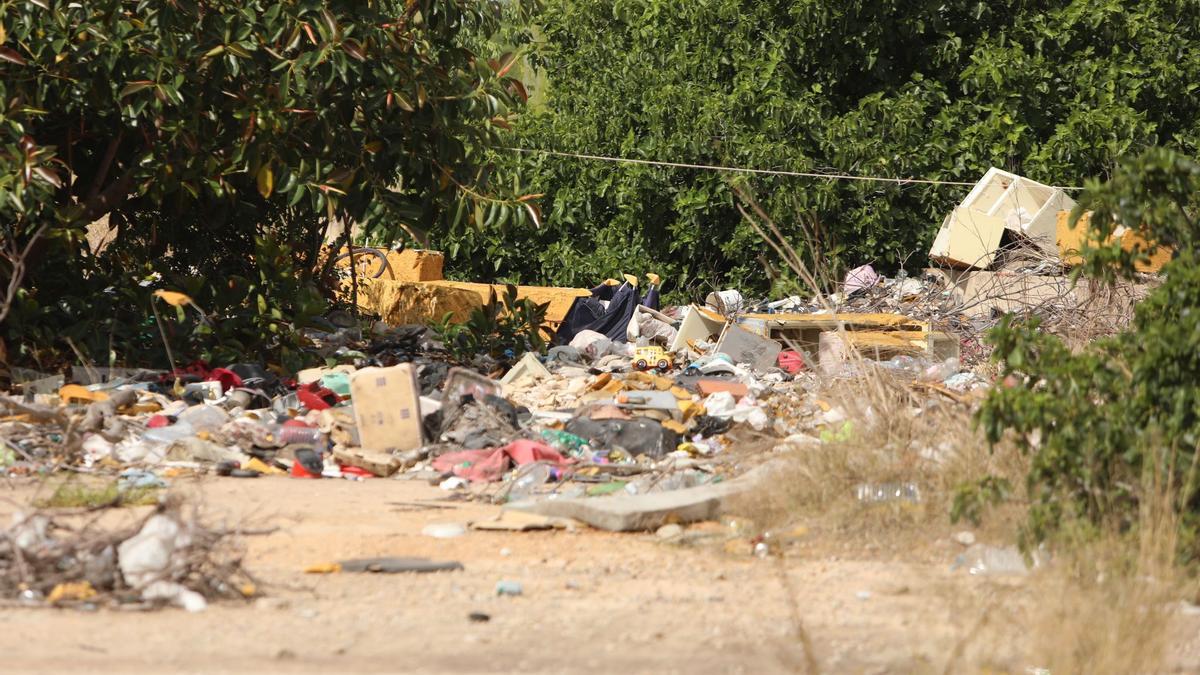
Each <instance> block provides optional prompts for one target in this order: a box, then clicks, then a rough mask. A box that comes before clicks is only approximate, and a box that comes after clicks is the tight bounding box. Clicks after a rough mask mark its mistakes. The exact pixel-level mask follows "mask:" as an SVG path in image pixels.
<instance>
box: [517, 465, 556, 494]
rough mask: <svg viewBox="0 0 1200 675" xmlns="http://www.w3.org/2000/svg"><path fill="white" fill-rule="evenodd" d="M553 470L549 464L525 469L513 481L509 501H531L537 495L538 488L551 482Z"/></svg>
mask: <svg viewBox="0 0 1200 675" xmlns="http://www.w3.org/2000/svg"><path fill="white" fill-rule="evenodd" d="M550 476H551V469H550V465H548V464H540V463H539V464H533V465H530V466H529V468H528V469H524V470H523V471H522V472H521V473H520V474H519V475H518V476H516V477H515V480H513V484H512V488H511V489H510V490H509V491H508V501H510V502H518V501H521V500H524V499H529V498H530V497H532V496H534V495H535V494H536V493H537V489H538V487H540V486H542V485H545V484H546V481H548V480H550Z"/></svg>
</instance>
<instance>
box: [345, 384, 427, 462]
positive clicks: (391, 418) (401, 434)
mask: <svg viewBox="0 0 1200 675" xmlns="http://www.w3.org/2000/svg"><path fill="white" fill-rule="evenodd" d="M350 395H351V397H352V399H353V400H354V419H355V424H356V426H357V427H358V437H359V440H360V441H361V442H362V447H363V448H366V449H367V450H379V451H386V450H412V449H413V448H419V447H421V446H422V445H424V444H425V443H424V437H423V434H422V432H421V406H420V389H419V388H418V387H417V370H416V368H415V367H414V366H413V365H412V364H411V363H402V364H400V365H398V366H392V367H390V368H363V369H361V370H359V371H357V372H355V373H354V376H353V377H352V378H351V379H350Z"/></svg>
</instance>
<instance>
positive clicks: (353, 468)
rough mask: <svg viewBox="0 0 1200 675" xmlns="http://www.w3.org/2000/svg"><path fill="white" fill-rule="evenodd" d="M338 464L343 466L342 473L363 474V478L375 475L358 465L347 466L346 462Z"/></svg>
mask: <svg viewBox="0 0 1200 675" xmlns="http://www.w3.org/2000/svg"><path fill="white" fill-rule="evenodd" d="M338 466H339V467H341V469H342V473H344V474H347V475H350V476H361V477H363V478H374V477H375V474H373V473H371V472H370V471H367V470H366V469H363V468H360V467H357V466H347V465H345V464H338Z"/></svg>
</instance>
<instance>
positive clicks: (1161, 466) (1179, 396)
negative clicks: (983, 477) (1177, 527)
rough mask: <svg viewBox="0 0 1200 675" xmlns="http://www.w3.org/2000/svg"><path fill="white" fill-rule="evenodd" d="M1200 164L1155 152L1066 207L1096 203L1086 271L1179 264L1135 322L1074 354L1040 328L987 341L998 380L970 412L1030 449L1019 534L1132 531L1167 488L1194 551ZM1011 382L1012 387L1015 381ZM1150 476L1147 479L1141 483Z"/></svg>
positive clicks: (1116, 272) (1016, 326)
mask: <svg viewBox="0 0 1200 675" xmlns="http://www.w3.org/2000/svg"><path fill="white" fill-rule="evenodd" d="M1197 194H1200V164H1197V163H1196V162H1195V161H1193V160H1191V159H1189V158H1186V157H1184V156H1182V155H1179V154H1177V153H1175V152H1173V151H1169V150H1161V149H1154V150H1151V151H1148V152H1147V153H1145V154H1143V155H1141V156H1140V157H1137V158H1135V159H1133V160H1130V161H1128V162H1126V163H1124V164H1122V165H1121V167H1120V168H1119V169H1118V170H1117V171H1116V172H1115V173H1114V175H1113V176H1112V178H1111V179H1110V180H1108V181H1104V182H1101V181H1092V182H1090V183H1089V185H1088V191H1087V193H1086V194H1085V195H1084V197H1083V199H1082V200H1081V201H1080V205H1079V208H1078V209H1077V210H1076V213H1075V215H1076V216H1078V215H1079V214H1080V213H1081V212H1082V211H1083V210H1092V211H1093V214H1092V217H1091V223H1092V226H1093V227H1094V228H1095V230H1096V237H1095V239H1096V242H1097V245H1095V246H1091V247H1088V248H1086V249H1085V251H1084V255H1085V257H1086V259H1087V268H1088V270H1090V271H1091V273H1094V274H1096V275H1097V276H1099V277H1100V278H1104V279H1109V280H1113V279H1116V278H1118V277H1122V276H1124V277H1128V276H1131V275H1133V274H1134V267H1133V264H1134V262H1135V261H1136V260H1138V259H1141V258H1144V257H1145V256H1146V255H1147V253H1149V252H1151V251H1153V250H1154V249H1155V248H1156V247H1157V246H1159V245H1164V244H1167V245H1171V246H1172V247H1174V249H1175V251H1176V255H1175V258H1174V259H1173V260H1172V261H1171V262H1170V263H1168V264H1167V265H1166V266H1165V267H1164V268H1163V270H1162V273H1163V275H1164V277H1165V280H1164V281H1163V283H1162V285H1161V286H1159V287H1157V288H1156V289H1155V290H1153V291H1152V292H1151V293H1150V295H1149V297H1148V298H1147V299H1146V300H1145V301H1143V302H1142V303H1141V304H1140V305H1139V306H1138V307H1137V309H1136V313H1135V318H1134V321H1133V324H1132V326H1131V327H1130V328H1129V329H1128V330H1126V331H1125V332H1123V333H1120V334H1118V335H1115V336H1112V337H1110V338H1104V339H1101V340H1098V341H1096V342H1094V343H1093V344H1091V345H1090V346H1089V347H1087V348H1086V349H1084V350H1083V351H1080V352H1078V353H1072V351H1071V350H1070V349H1068V348H1067V347H1066V345H1064V344H1063V342H1062V341H1061V340H1060V339H1059V338H1057V337H1054V336H1051V335H1047V334H1044V333H1041V332H1039V330H1038V324H1037V323H1036V322H1029V323H1019V322H1016V321H1005V322H1003V323H1002V324H1001V325H1000V326H999V327H998V328H996V329H995V330H993V331H992V333H991V335H990V339H991V340H992V342H993V343H994V345H995V347H996V350H995V352H994V356H995V358H996V359H997V360H998V362H999V363H1000V365H1001V368H1002V376H1009V375H1012V376H1015V377H1016V378H1017V379H1018V380H1019V382H1020V383H1019V384H1017V385H1015V386H998V387H996V388H995V389H994V390H993V391H992V392H991V394H990V395H989V396H988V398H987V400H986V401H985V403H984V405H983V408H982V409H981V411H980V414H979V422H980V423H981V425H982V427H983V429H984V431H985V433H986V435H987V437H988V439H989V441H991V442H993V443H995V442H998V441H1000V440H1001V439H1002V438H1004V437H1006V436H1009V437H1011V438H1012V439H1013V440H1014V441H1015V442H1016V443H1017V444H1018V445H1019V446H1020V447H1021V448H1022V449H1023V450H1024V451H1026V452H1028V453H1030V455H1031V456H1032V460H1033V462H1032V468H1031V470H1030V473H1029V477H1028V489H1029V492H1030V496H1031V501H1032V506H1031V511H1030V519H1029V526H1028V530H1027V532H1026V535H1027V541H1033V540H1038V539H1043V538H1045V537H1048V536H1051V535H1053V534H1054V533H1055V532H1056V531H1058V529H1059V528H1060V527H1062V526H1063V525H1065V524H1068V523H1070V524H1078V523H1084V524H1092V525H1114V524H1115V525H1116V526H1118V527H1128V526H1132V525H1133V524H1134V523H1136V522H1137V520H1138V508H1139V506H1142V505H1144V504H1145V500H1147V499H1151V498H1154V497H1156V496H1161V495H1156V494H1152V493H1147V491H1146V486H1147V485H1148V484H1157V485H1160V486H1162V487H1163V488H1165V489H1166V490H1167V492H1168V494H1169V496H1170V497H1171V498H1172V500H1173V502H1172V503H1173V506H1174V508H1175V510H1176V512H1177V515H1178V516H1179V522H1180V524H1181V532H1180V533H1181V537H1180V547H1181V551H1180V552H1181V554H1182V555H1184V556H1185V557H1186V558H1188V559H1192V560H1195V559H1197V558H1200V539H1198V538H1197V535H1198V534H1200V531H1198V530H1197V526H1200V502H1198V501H1197V490H1196V488H1197V486H1198V485H1200V475H1198V470H1200V466H1198V465H1197V462H1200V267H1198V266H1197V262H1198V260H1197V255H1198V251H1197V243H1200V227H1198V226H1197V220H1196V217H1197V216H1196V214H1197V209H1196V207H1197V204H1196V201H1195V196H1196V195H1197ZM1121 225H1123V226H1126V227H1141V226H1145V227H1146V228H1147V230H1146V234H1147V236H1148V237H1149V239H1150V244H1149V247H1148V248H1143V247H1134V248H1133V249H1132V250H1123V249H1122V248H1121V246H1120V245H1119V243H1107V244H1103V245H1101V244H1100V242H1106V241H1107V239H1108V235H1109V234H1111V233H1112V232H1113V231H1114V230H1115V228H1116V227H1118V226H1121ZM1010 384H1011V381H1010ZM1151 478H1153V479H1156V480H1155V481H1148V480H1147V479H1151Z"/></svg>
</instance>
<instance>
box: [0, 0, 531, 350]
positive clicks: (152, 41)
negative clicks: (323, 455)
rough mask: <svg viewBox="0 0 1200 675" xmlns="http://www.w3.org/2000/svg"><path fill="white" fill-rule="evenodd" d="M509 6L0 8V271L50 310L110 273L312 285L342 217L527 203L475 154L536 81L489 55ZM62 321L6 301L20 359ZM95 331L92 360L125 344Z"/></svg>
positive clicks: (238, 306) (129, 1)
mask: <svg viewBox="0 0 1200 675" xmlns="http://www.w3.org/2000/svg"><path fill="white" fill-rule="evenodd" d="M519 5H520V3H518V2H500V1H499V0H485V1H477V0H295V1H288V2H279V1H277V0H237V1H233V0H205V1H198V0H174V1H172V2H152V1H148V0H89V1H88V2H65V1H63V0H33V1H21V2H2V3H0V236H2V239H3V243H4V244H5V245H6V246H5V247H4V249H3V252H4V253H6V254H7V255H6V256H5V258H4V259H0V282H3V283H5V284H7V285H8V287H9V288H12V289H14V295H16V294H19V295H20V296H21V297H20V299H19V302H22V303H28V302H32V303H36V304H37V305H39V306H41V307H51V306H56V305H62V304H63V303H73V302H75V301H74V300H72V298H81V299H84V300H85V301H86V298H87V296H88V295H90V294H98V293H101V292H105V289H106V288H108V287H110V286H115V287H116V288H115V290H116V293H117V294H118V295H125V294H127V293H132V294H137V293H138V291H137V290H136V284H137V283H138V282H139V281H141V280H142V279H144V278H145V274H144V272H145V271H146V270H144V269H143V268H144V267H146V266H149V267H151V268H152V271H154V272H158V273H159V274H161V275H162V276H164V277H171V276H173V275H177V276H186V277H189V278H192V279H195V280H203V282H204V283H205V284H208V285H212V286H223V285H228V284H229V283H234V284H235V285H236V284H238V283H239V282H237V281H236V279H238V278H244V279H245V278H255V277H258V276H259V275H260V274H275V275H284V274H286V275H293V276H294V275H297V274H298V275H299V276H300V277H301V278H302V279H306V278H307V277H309V276H310V272H311V268H312V266H313V265H314V264H315V262H316V259H317V251H318V247H319V245H320V244H321V242H322V239H323V237H324V234H325V232H326V230H327V228H328V227H329V226H330V225H331V224H332V223H333V222H334V221H340V222H343V223H348V224H356V225H359V226H361V227H362V228H364V229H365V230H366V231H367V232H368V233H382V234H386V235H387V236H389V237H392V238H395V237H398V236H402V235H404V236H415V237H422V236H424V233H425V232H426V231H427V230H429V229H430V228H431V227H433V225H434V224H436V223H439V222H447V223H453V222H455V221H463V220H465V219H466V216H465V215H464V214H471V213H474V212H476V211H486V210H493V209H494V210H496V212H497V215H496V217H492V218H490V219H489V220H488V222H489V224H490V225H498V224H500V222H501V220H520V219H531V218H533V217H534V216H535V215H536V207H534V206H533V205H532V204H529V200H525V201H518V199H517V197H519V196H524V195H522V194H521V192H520V185H519V184H516V185H514V184H513V182H512V181H509V180H507V179H506V180H504V181H493V180H490V179H489V175H490V173H491V172H490V171H488V170H487V166H486V162H485V161H484V157H483V155H482V153H483V151H484V149H485V148H486V147H487V146H488V145H490V144H492V143H495V142H496V141H497V140H498V139H499V135H500V134H501V133H502V132H503V131H504V130H505V129H506V128H507V127H508V126H509V124H510V122H509V120H510V119H511V118H512V116H513V115H514V114H515V113H516V111H517V110H519V109H520V107H521V106H522V105H523V102H524V99H525V97H526V94H525V91H524V88H523V86H522V85H521V83H520V82H518V81H517V80H515V79H514V78H513V77H511V75H510V74H509V71H510V69H511V68H512V66H513V63H514V57H513V55H511V54H509V55H506V56H501V57H499V58H496V59H489V58H487V54H484V53H482V52H481V51H480V50H481V49H482V47H483V46H486V45H487V44H488V40H489V37H490V36H491V35H492V34H494V33H495V32H496V31H497V30H499V29H500V27H501V22H500V19H501V16H502V14H503V12H506V11H509V12H515V11H517V9H518V8H519ZM526 204H529V205H528V206H526ZM501 216H503V218H501ZM98 219H104V220H105V222H106V223H107V225H108V226H109V227H110V228H112V229H113V230H115V232H116V241H115V242H114V243H113V244H112V246H111V247H110V248H109V250H108V251H107V252H106V256H107V257H108V260H105V261H100V260H96V259H95V258H93V257H92V256H90V255H89V253H88V250H87V247H86V246H85V245H84V238H83V231H84V228H85V226H87V225H88V224H89V223H92V222H94V221H97V220H98ZM381 236H382V235H381ZM263 237H272V238H274V239H275V240H277V241H280V242H285V243H287V244H288V245H289V246H290V247H291V249H292V251H293V252H294V253H292V254H291V255H292V256H294V260H293V262H294V266H292V265H288V266H286V267H279V266H275V267H262V268H259V269H253V266H252V264H251V263H252V260H253V255H252V251H254V250H255V247H256V241H260V240H262V238H263ZM10 244H11V245H12V246H9V245H10ZM27 248H28V249H29V250H28V255H27V256H19V255H14V254H13V251H18V252H19V251H25V250H26V249H27ZM268 257H272V256H268ZM18 258H20V260H18ZM22 261H23V263H24V265H25V268H24V269H22V268H21V264H22ZM122 269H123V270H124V271H125V272H126V274H127V276H125V277H124V278H122V276H121V274H120V273H121V271H122ZM258 281H259V282H262V281H263V280H262V279H261V278H260V279H258ZM276 282H277V283H278V284H286V282H285V281H284V280H275V281H274V282H272V283H276ZM64 286H65V287H66V288H64ZM17 288H19V289H20V290H19V291H16V289H17ZM70 291H73V292H70ZM189 292H191V293H192V294H194V296H195V297H196V298H197V299H198V300H200V299H201V297H202V296H201V294H200V293H198V292H197V289H195V288H189ZM207 297H208V299H209V300H210V301H212V302H214V303H215V304H214V305H210V306H208V307H207V309H208V310H209V311H212V312H219V313H222V314H225V313H228V317H227V318H230V319H232V318H234V317H236V316H237V315H239V314H240V313H243V312H244V311H246V307H245V305H244V304H243V301H244V300H245V299H246V297H250V300H251V310H250V311H252V312H257V311H258V310H257V309H255V308H254V307H253V305H255V304H258V305H260V306H261V303H258V301H257V300H254V299H253V297H252V294H251V296H246V293H244V292H238V293H232V294H230V293H226V292H224V291H221V290H220V289H214V290H212V291H210V292H209V293H208V294H207ZM225 299H228V301H229V302H230V303H232V304H225V303H224V300H225ZM3 301H4V298H0V302H3ZM140 306H141V307H142V308H143V309H144V308H145V304H144V303H142V304H141V305H140ZM284 306H285V305H276V307H284ZM85 309H86V308H84V307H73V308H71V311H70V312H68V313H67V314H68V315H70V316H74V317H78V316H79V315H80V312H84V310H85ZM96 309H97V310H98V311H104V310H105V309H106V303H105V302H104V301H103V299H98V301H97V302H96ZM227 310H228V312H227ZM85 313H86V312H85ZM267 313H268V314H269V311H268V312H267ZM56 316H57V315H55V314H53V313H51V314H50V315H48V316H47V319H48V321H46V322H37V321H35V318H34V317H31V316H29V315H28V314H25V315H24V316H23V319H22V320H21V321H20V322H17V321H16V320H15V317H10V320H8V321H6V322H5V325H4V333H3V338H4V339H5V340H7V341H10V342H11V343H13V344H12V345H11V346H10V349H9V350H8V351H9V353H10V354H11V355H13V356H14V357H16V358H17V359H24V360H28V359H29V358H30V357H31V356H32V355H33V352H34V351H36V350H38V349H41V348H43V347H45V346H46V345H45V344H44V343H43V344H34V343H33V342H31V340H30V336H32V335H35V334H39V335H41V336H42V337H45V338H50V339H51V341H52V342H53V338H54V336H55V335H56V334H57V333H59V332H61V331H63V330H67V329H68V328H70V327H71V324H66V323H59V322H56V320H55V317H56ZM95 318H96V319H97V320H100V319H103V318H105V316H104V315H103V314H99V315H98V316H96V317H95ZM143 319H144V317H143ZM31 321H34V323H30V322H31ZM134 323H135V324H140V321H135V322H134ZM139 334H140V333H139ZM90 335H91V336H92V337H93V338H94V339H92V340H88V341H87V343H86V344H82V343H81V346H82V347H83V348H84V351H85V354H86V355H87V356H88V357H89V358H92V359H95V360H96V361H99V362H104V361H108V360H109V359H108V355H109V354H110V352H112V350H113V349H116V350H118V351H125V347H128V346H130V345H126V344H125V343H123V342H121V341H120V340H119V339H116V338H118V337H120V336H119V335H118V333H117V332H115V331H103V332H100V331H95V332H92V333H90ZM239 341H240V338H238V339H230V340H227V341H225V343H224V345H225V347H227V348H229V349H236V347H237V344H238V343H239ZM132 346H134V347H136V345H132ZM57 347H58V348H60V349H64V345H63V344H62V343H61V341H59V343H58V344H57ZM129 351H136V350H129ZM122 358H123V357H122ZM160 364H161V360H160Z"/></svg>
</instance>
